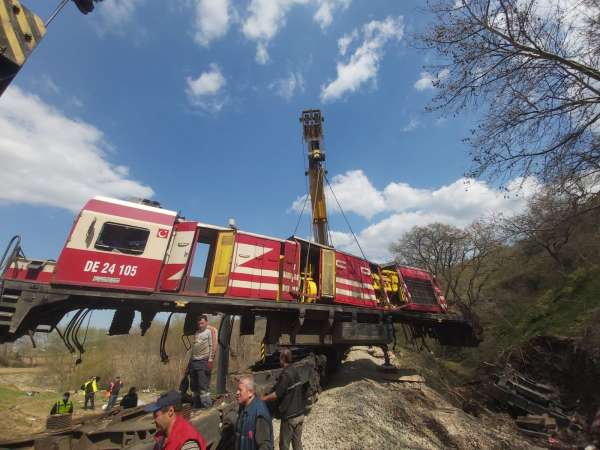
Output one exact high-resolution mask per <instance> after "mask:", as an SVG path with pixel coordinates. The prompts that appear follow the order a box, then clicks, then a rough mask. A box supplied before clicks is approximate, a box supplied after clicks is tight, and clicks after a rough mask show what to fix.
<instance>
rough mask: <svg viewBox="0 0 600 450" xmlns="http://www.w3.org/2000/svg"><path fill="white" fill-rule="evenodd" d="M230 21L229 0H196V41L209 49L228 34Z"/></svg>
mask: <svg viewBox="0 0 600 450" xmlns="http://www.w3.org/2000/svg"><path fill="white" fill-rule="evenodd" d="M230 20H231V15H230V4H229V0H196V22H195V34H194V40H195V41H196V42H197V43H198V44H200V45H202V46H204V47H207V46H208V45H209V44H210V43H211V42H212V41H214V40H215V39H219V38H221V37H223V36H225V34H227V30H228V29H229V24H230Z"/></svg>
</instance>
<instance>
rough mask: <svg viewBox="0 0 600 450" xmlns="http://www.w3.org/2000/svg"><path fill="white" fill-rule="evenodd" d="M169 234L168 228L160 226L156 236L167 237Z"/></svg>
mask: <svg viewBox="0 0 600 450" xmlns="http://www.w3.org/2000/svg"><path fill="white" fill-rule="evenodd" d="M168 236H169V230H168V229H167V228H159V229H158V231H157V232H156V237H157V238H161V239H166V238H167V237H168Z"/></svg>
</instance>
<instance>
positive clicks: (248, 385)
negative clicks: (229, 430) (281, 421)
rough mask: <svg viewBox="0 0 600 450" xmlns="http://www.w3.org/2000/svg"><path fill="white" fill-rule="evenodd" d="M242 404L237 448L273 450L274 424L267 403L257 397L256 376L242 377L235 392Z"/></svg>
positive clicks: (236, 432) (236, 437)
mask: <svg viewBox="0 0 600 450" xmlns="http://www.w3.org/2000/svg"><path fill="white" fill-rule="evenodd" d="M235 396H236V398H237V401H238V404H239V405H240V409H239V413H238V419H237V423H236V425H235V450H273V424H272V421H271V415H270V414H269V410H268V409H267V405H265V403H264V402H263V401H262V400H261V399H260V398H257V397H256V387H255V385H254V378H252V377H251V376H246V377H242V378H241V379H240V381H239V383H238V388H237V392H236V394H235Z"/></svg>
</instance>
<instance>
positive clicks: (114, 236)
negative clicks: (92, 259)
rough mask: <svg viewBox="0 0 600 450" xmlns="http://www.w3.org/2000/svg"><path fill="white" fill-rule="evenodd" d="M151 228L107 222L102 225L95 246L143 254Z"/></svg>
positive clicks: (130, 253)
mask: <svg viewBox="0 0 600 450" xmlns="http://www.w3.org/2000/svg"><path fill="white" fill-rule="evenodd" d="M149 234H150V230H147V229H145V228H138V227H132V226H129V225H122V224H118V223H111V222H106V223H105V224H104V225H103V226H102V230H101V231H100V236H98V240H97V241H96V245H95V247H96V248H97V249H98V250H107V251H112V250H116V251H118V252H121V253H126V254H128V255H141V254H142V253H144V249H145V248H146V242H148V235H149Z"/></svg>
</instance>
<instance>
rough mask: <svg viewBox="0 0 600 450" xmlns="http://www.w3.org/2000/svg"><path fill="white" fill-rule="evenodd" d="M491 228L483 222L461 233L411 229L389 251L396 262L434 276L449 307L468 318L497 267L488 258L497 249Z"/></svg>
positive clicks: (442, 226)
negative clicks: (392, 253)
mask: <svg viewBox="0 0 600 450" xmlns="http://www.w3.org/2000/svg"><path fill="white" fill-rule="evenodd" d="M495 228H496V227H495V225H494V224H493V223H492V222H490V221H484V220H481V221H478V222H475V223H473V224H472V225H470V226H469V227H467V228H466V229H464V230H462V229H460V228H456V227H453V226H451V225H446V224H441V223H433V224H430V225H427V226H424V227H414V228H412V229H411V230H410V231H408V232H407V233H405V234H404V236H403V237H402V238H401V239H400V240H399V241H398V242H397V243H396V244H394V245H392V247H391V249H392V251H393V252H394V254H395V255H396V259H397V260H398V262H400V263H403V264H408V265H414V266H417V267H423V268H426V269H427V270H429V271H430V272H432V273H433V274H435V275H437V276H438V277H439V278H440V279H441V281H442V287H443V289H444V295H445V297H446V298H447V299H448V302H449V304H450V305H455V306H456V307H457V308H458V309H459V310H461V312H463V314H466V315H471V316H472V309H473V307H474V306H475V305H476V304H477V303H478V302H480V301H481V300H482V298H483V291H482V290H483V288H484V287H485V285H486V284H487V282H488V280H489V277H490V275H491V274H492V273H493V271H494V270H495V268H496V264H497V263H498V259H497V258H490V256H491V255H492V254H495V253H497V252H496V251H495V250H496V249H498V247H499V245H500V242H499V240H498V239H497V236H496V232H495Z"/></svg>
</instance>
